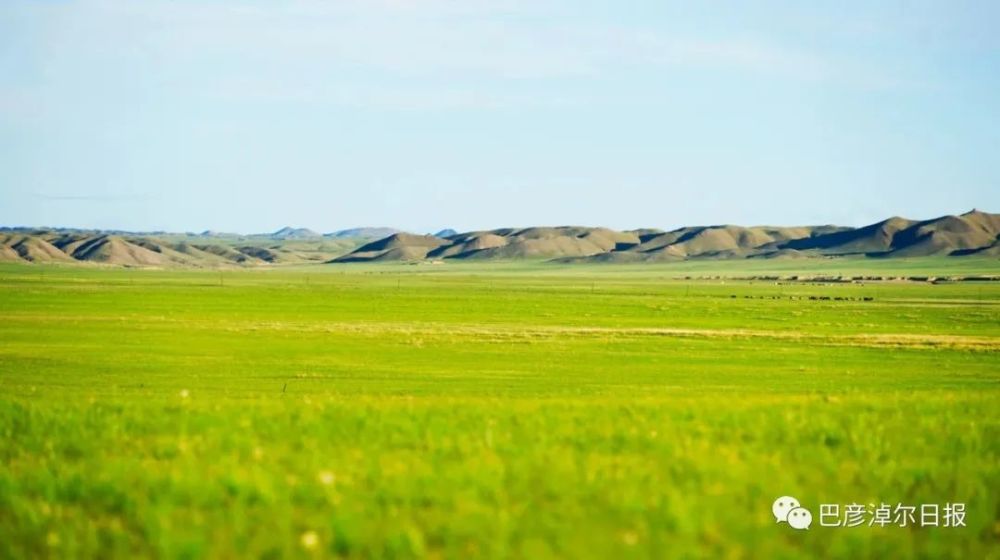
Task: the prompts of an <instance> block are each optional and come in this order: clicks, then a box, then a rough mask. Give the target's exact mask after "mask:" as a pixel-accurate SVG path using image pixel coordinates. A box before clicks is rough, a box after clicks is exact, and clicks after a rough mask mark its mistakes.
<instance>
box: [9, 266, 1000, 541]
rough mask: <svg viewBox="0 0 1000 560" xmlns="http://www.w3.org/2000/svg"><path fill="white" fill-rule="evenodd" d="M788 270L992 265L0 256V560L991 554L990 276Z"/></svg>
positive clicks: (993, 326) (999, 373)
mask: <svg viewBox="0 0 1000 560" xmlns="http://www.w3.org/2000/svg"><path fill="white" fill-rule="evenodd" d="M788 271H797V272H812V271H816V272H821V273H845V274H854V273H864V272H873V273H878V274H882V273H895V272H899V273H900V274H997V273H1000V262H998V261H997V260H995V259H994V260H977V259H959V260H955V259H952V260H946V259H924V260H916V261H891V260H885V261H846V260H841V261H783V262H766V261H759V262H753V263H747V262H740V263H707V262H703V263H680V264H677V265H644V266H557V265H551V264H539V263H521V264H503V263H497V264H489V265H467V264H446V265H441V266H406V265H391V266H316V267H303V268H297V269H274V270H257V271H251V270H247V271H226V272H221V273H220V272H218V271H216V272H209V271H201V272H198V271H152V270H125V269H98V268H84V267H63V268H60V267H39V266H18V265H9V266H3V267H0V558H45V557H52V558H67V557H70V558H73V557H99V558H109V557H121V558H135V557H165V558H200V557H222V558H282V557H310V556H316V557H331V556H332V557H337V556H342V557H348V558H367V557H375V558H411V557H416V558H423V557H428V558H472V557H487V558H501V557H519V558H532V559H534V558H548V557H558V558H631V557H635V558H650V557H651V558H664V557H688V558H695V557H712V558H800V557H810V556H815V557H850V558H857V557H871V558H887V557H901V558H905V557H917V558H1000V490H998V489H1000V413H998V411H1000V284H998V283H995V282H977V283H955V284H940V285H931V284H927V283H913V282H908V283H869V284H863V285H862V284H830V285H821V284H794V283H776V282H764V281H754V282H750V281H741V280H733V279H731V278H730V279H717V280H694V279H692V280H685V279H684V277H685V276H689V275H694V276H702V275H722V276H740V275H748V274H764V273H769V272H779V273H786V272H788ZM810 297H815V298H820V297H823V298H826V297H828V298H830V299H810ZM837 298H840V299H837ZM864 298H871V299H870V300H869V301H865V299H864ZM781 495H792V496H795V497H797V498H798V499H799V500H801V501H802V503H803V505H804V506H806V507H808V508H810V509H811V510H812V513H813V516H814V519H816V520H817V521H814V524H813V526H812V527H811V528H810V530H808V531H795V530H793V529H791V528H790V527H788V526H787V524H780V525H779V524H776V523H775V520H774V517H773V516H772V514H771V503H772V501H773V500H774V499H775V498H776V497H778V496H781ZM853 502H857V503H860V504H865V505H868V504H872V503H874V504H878V503H881V502H887V503H890V504H893V505H895V504H897V503H904V504H910V505H915V504H916V505H919V504H923V503H935V504H944V503H946V502H958V503H965V504H966V508H967V514H966V520H965V521H966V525H967V526H966V527H953V528H944V527H938V528H932V527H915V528H914V527H908V528H900V527H883V528H877V527H867V526H863V527H856V528H827V527H820V526H819V524H818V507H819V504H821V503H836V504H850V503H853Z"/></svg>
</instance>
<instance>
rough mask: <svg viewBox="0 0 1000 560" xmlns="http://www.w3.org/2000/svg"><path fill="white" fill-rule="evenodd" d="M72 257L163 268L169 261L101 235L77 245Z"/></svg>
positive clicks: (141, 248) (117, 239) (107, 262)
mask: <svg viewBox="0 0 1000 560" xmlns="http://www.w3.org/2000/svg"><path fill="white" fill-rule="evenodd" d="M72 257H73V258H74V259H76V260H79V261H89V262H98V263H105V264H117V265H124V266H162V265H164V264H166V263H167V262H168V261H169V259H167V258H166V257H164V256H163V255H161V254H159V253H156V252H154V251H150V250H149V249H147V248H145V247H140V246H139V245H134V244H132V243H129V242H128V241H125V240H124V239H122V238H121V237H118V236H116V235H100V236H97V237H93V238H91V239H88V240H86V241H83V242H82V243H79V244H77V245H76V247H75V248H74V250H73V252H72Z"/></svg>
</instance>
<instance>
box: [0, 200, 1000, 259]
mask: <svg viewBox="0 0 1000 560" xmlns="http://www.w3.org/2000/svg"><path fill="white" fill-rule="evenodd" d="M968 255H978V256H985V257H1000V214H990V213H986V212H980V211H978V210H973V211H971V212H967V213H965V214H962V215H959V216H950V215H949V216H941V217H938V218H933V219H930V220H912V219H906V218H901V217H892V218H888V219H886V220H882V221H880V222H877V223H874V224H870V225H867V226H864V227H858V228H851V227H840V226H832V225H823V226H799V227H771V226H755V227H744V226H737V225H715V226H692V227H682V228H678V229H674V230H671V231H663V230H659V229H649V228H645V229H636V230H630V231H615V230H611V229H607V228H601V227H579V226H561V227H528V228H501V229H493V230H485V231H471V232H465V233H456V232H455V231H454V230H442V231H441V232H439V235H416V234H411V233H405V232H402V231H400V230H396V229H393V228H355V229H351V230H341V231H338V232H334V233H327V234H319V233H316V232H315V231H313V230H309V229H306V228H292V227H286V228H282V229H281V230H278V231H276V232H274V233H265V234H256V235H237V234H225V233H212V232H202V233H189V234H171V233H164V232H155V233H129V232H119V231H93V230H73V229H66V228H53V229H35V228H0V262H27V263H56V264H60V263H61V264H78V263H83V264H93V265H112V266H137V267H201V268H216V267H246V266H272V265H286V264H305V263H324V262H329V263H351V262H354V263H357V262H386V261H406V262H419V261H441V260H470V261H488V260H518V259H536V260H552V261H558V262H567V263H572V262H612V263H613V262H624V263H629V262H669V261H682V260H689V259H742V258H764V259H796V258H816V257H844V256H863V257H872V258H892V257H921V256H954V257H961V256H968Z"/></svg>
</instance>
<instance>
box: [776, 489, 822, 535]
mask: <svg viewBox="0 0 1000 560" xmlns="http://www.w3.org/2000/svg"><path fill="white" fill-rule="evenodd" d="M771 513H773V514H774V520H775V523H781V522H783V521H784V522H787V523H788V525H789V526H790V527H792V528H793V529H809V526H810V525H812V520H813V516H812V512H810V511H809V510H807V509H806V508H804V507H802V504H800V503H799V501H798V500H797V499H795V498H793V497H791V496H782V497H780V498H778V499H777V500H774V504H772V505H771Z"/></svg>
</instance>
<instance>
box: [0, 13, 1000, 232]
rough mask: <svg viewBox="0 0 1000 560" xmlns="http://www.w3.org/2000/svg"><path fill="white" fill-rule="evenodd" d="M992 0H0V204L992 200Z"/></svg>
mask: <svg viewBox="0 0 1000 560" xmlns="http://www.w3.org/2000/svg"><path fill="white" fill-rule="evenodd" d="M998 17H1000V6H998V5H996V4H992V3H988V2H966V3H961V4H957V3H955V4H948V5H943V4H942V5H937V4H936V3H921V2H901V3H896V4H893V5H892V6H868V5H864V4H863V3H849V4H839V5H837V6H834V7H820V6H814V5H799V4H796V3H785V2H755V3H754V5H753V6H750V5H745V4H736V3H733V4H731V5H726V4H723V5H711V6H708V5H706V6H688V5H682V4H674V3H660V2H639V3H634V4H630V5H629V6H628V7H627V8H626V7H623V6H622V5H621V4H619V3H612V2H587V3H571V2H565V1H559V0H539V1H534V2H527V1H519V0H504V1H500V2H486V1H481V0H468V1H464V2H458V1H450V0H414V1H410V2H400V1H393V0H369V1H362V0H344V1H341V2H335V3H329V2H321V1H318V0H296V1H292V2H286V3H281V4H280V5H270V4H268V3H264V2H259V1H250V0H238V1H237V0H223V1H220V2H213V3H211V4H204V3H199V2H190V1H180V2H170V1H166V0H150V1H148V2H142V3H139V4H137V3H132V2H126V1H123V0H80V1H74V0H66V1H32V0H15V1H12V2H6V3H4V4H3V5H0V225H4V226H27V227H44V226H48V227H73V228H93V229H117V230H125V231H157V230H162V231H171V232H185V231H191V232H200V231H203V230H206V229H211V230H217V231H223V232H234V233H244V234H246V233H264V232H272V231H275V230H277V229H279V228H281V227H284V226H292V227H307V228H310V229H313V230H316V231H318V232H331V231H336V230H341V229H347V228H353V227H370V226H386V227H395V228H400V229H403V230H407V231H414V232H434V231H437V230H440V229H443V228H453V229H456V230H459V231H468V230H480V229H492V228H497V227H519V226H535V225H587V226H605V227H609V228H614V229H633V228H640V227H657V228H662V229H673V228H675V227H680V226H689V225H713V224H737V225H745V226H752V225H774V226H790V225H819V224H836V225H844V226H861V225H866V224H869V223H873V222H876V221H879V220H881V219H884V218H887V217H889V216H893V215H900V216H903V217H907V218H912V219H929V218H934V217H937V216H940V215H943V214H960V213H963V212H966V211H969V210H971V209H972V208H979V209H981V210H983V211H988V212H989V211H993V212H996V211H1000V188H998V187H1000V168H998V166H997V165H996V163H995V162H996V161H997V159H998V156H1000V131H998V130H997V128H996V126H995V124H994V123H996V122H998V121H1000V103H998V101H997V96H996V92H997V91H1000V75H998V74H997V72H996V68H997V65H998V63H1000V38H998V36H997V35H996V33H995V30H994V29H993V27H994V25H993V22H995V21H997V20H998Z"/></svg>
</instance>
